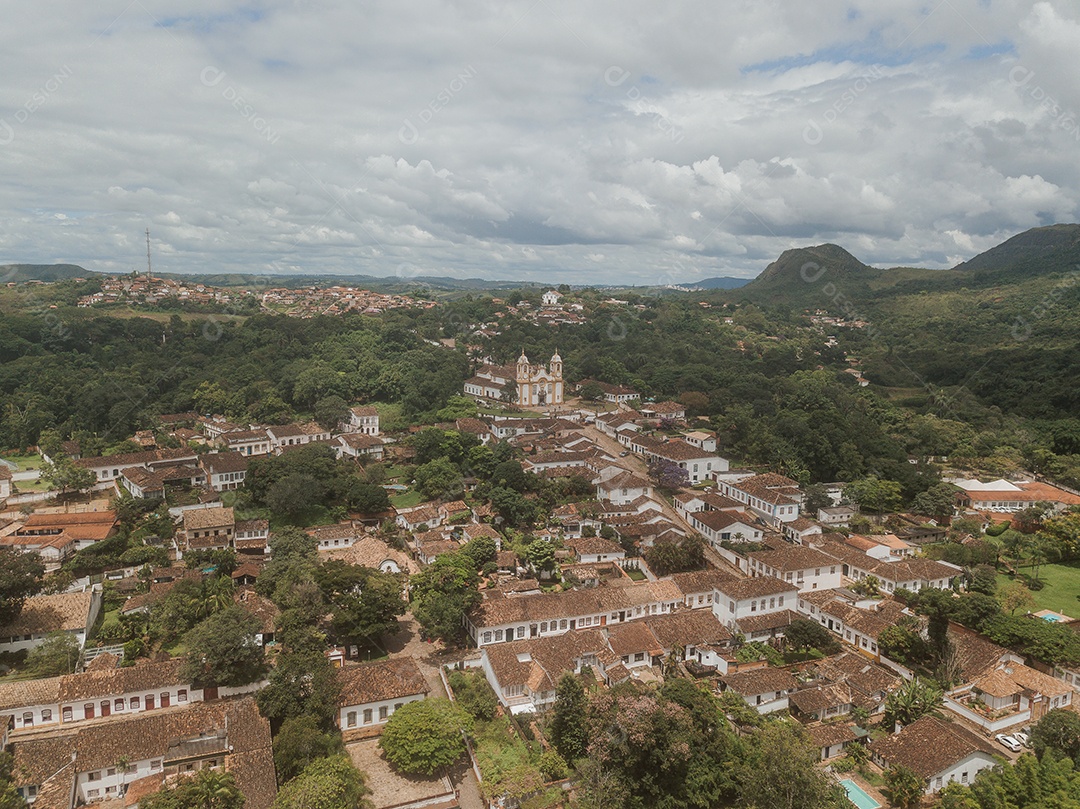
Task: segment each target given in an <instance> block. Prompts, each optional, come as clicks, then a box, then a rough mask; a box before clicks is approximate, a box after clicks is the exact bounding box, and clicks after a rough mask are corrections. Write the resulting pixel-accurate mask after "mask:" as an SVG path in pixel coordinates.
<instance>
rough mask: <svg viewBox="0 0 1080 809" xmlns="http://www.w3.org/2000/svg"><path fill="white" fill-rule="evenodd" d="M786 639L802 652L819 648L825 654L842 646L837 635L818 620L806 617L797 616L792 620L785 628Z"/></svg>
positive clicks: (831, 652) (790, 644) (786, 641)
mask: <svg viewBox="0 0 1080 809" xmlns="http://www.w3.org/2000/svg"><path fill="white" fill-rule="evenodd" d="M784 641H785V643H787V644H788V645H789V646H791V647H792V648H793V649H798V650H799V651H802V652H806V651H808V650H809V649H817V650H818V651H820V652H823V653H825V654H833V653H835V652H836V651H838V650H839V648H840V644H839V643H838V642H837V640H836V636H834V635H833V634H832V633H831V632H830V631H829V630H827V629H826V628H825V627H823V626H822V625H821V624H819V623H818V622H817V621H810V620H807V619H806V618H796V619H795V620H794V621H792V622H791V625H790V626H789V627H788V628H787V629H785V630H784Z"/></svg>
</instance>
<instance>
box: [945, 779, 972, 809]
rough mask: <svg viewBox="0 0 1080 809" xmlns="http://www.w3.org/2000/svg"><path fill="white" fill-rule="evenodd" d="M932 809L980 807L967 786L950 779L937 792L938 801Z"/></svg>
mask: <svg viewBox="0 0 1080 809" xmlns="http://www.w3.org/2000/svg"><path fill="white" fill-rule="evenodd" d="M934 809H980V807H979V803H978V801H976V800H975V798H974V796H973V795H972V794H971V789H970V788H969V787H966V786H964V785H963V784H961V783H960V782H958V781H950V782H949V783H947V784H946V785H945V788H944V789H943V790H941V792H939V793H938V802H937V804H936V805H935V806H934Z"/></svg>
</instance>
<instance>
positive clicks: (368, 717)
mask: <svg viewBox="0 0 1080 809" xmlns="http://www.w3.org/2000/svg"><path fill="white" fill-rule="evenodd" d="M364 724H365V725H370V724H371V708H364Z"/></svg>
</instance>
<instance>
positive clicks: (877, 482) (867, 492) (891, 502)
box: [844, 477, 903, 518]
mask: <svg viewBox="0 0 1080 809" xmlns="http://www.w3.org/2000/svg"><path fill="white" fill-rule="evenodd" d="M844 495H845V496H846V497H848V498H850V499H851V500H854V501H855V502H856V503H858V504H859V507H860V508H861V509H862V510H863V511H872V512H874V513H876V514H877V515H878V517H879V518H880V516H881V515H882V514H884V513H885V512H886V511H895V510H896V509H898V508H899V507H900V503H901V502H903V500H902V496H903V487H902V486H901V485H900V484H899V483H897V482H896V481H895V480H881V479H880V478H876V477H868V478H862V479H861V480H853V481H852V482H851V483H849V484H847V486H845V487H844Z"/></svg>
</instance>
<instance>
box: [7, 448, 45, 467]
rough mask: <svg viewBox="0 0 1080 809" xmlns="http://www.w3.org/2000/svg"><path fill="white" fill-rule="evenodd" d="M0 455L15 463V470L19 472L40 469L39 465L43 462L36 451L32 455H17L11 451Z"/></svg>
mask: <svg viewBox="0 0 1080 809" xmlns="http://www.w3.org/2000/svg"><path fill="white" fill-rule="evenodd" d="M0 457H2V458H3V459H4V460H5V461H9V462H11V463H13V464H15V466H16V467H17V470H16V471H20V472H22V471H25V470H27V469H40V468H41V465H42V464H43V463H44V461H43V460H42V458H41V456H40V455H38V454H37V453H36V452H35V453H33V454H32V455H17V454H14V453H13V454H10V455H3V456H0Z"/></svg>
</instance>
